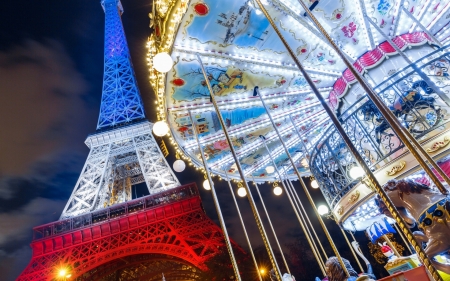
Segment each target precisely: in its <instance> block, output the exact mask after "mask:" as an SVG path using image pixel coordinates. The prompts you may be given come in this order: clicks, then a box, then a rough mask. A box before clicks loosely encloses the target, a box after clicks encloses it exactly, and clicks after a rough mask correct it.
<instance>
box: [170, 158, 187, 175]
mask: <svg viewBox="0 0 450 281" xmlns="http://www.w3.org/2000/svg"><path fill="white" fill-rule="evenodd" d="M173 169H174V170H175V172H178V173H181V172H183V171H184V169H186V163H184V161H183V160H181V159H178V160H176V161H175V162H173Z"/></svg>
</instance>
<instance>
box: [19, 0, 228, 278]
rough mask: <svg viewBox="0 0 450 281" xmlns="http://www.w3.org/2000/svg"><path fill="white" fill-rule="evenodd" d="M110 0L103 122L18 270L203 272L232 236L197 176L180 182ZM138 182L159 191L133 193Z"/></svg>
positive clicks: (92, 274) (126, 274) (64, 274)
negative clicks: (65, 196) (203, 195)
mask: <svg viewBox="0 0 450 281" xmlns="http://www.w3.org/2000/svg"><path fill="white" fill-rule="evenodd" d="M101 4H102V6H103V9H104V11H105V55H104V75H103V89H102V101H101V107H100V115H99V120H98V124H97V131H96V132H95V133H94V134H92V135H90V136H88V138H87V140H86V142H85V143H86V145H87V146H88V147H89V149H90V152H89V155H88V157H87V159H86V163H85V165H84V167H83V169H82V171H81V173H80V177H79V179H78V181H77V183H76V184H75V188H74V190H73V192H72V195H71V196H70V198H69V200H68V202H67V205H66V207H65V208H64V210H63V213H62V215H61V217H60V220H59V221H57V222H53V223H50V224H47V225H43V226H39V227H36V228H34V230H33V231H34V234H33V235H34V236H33V242H32V243H31V247H32V250H33V255H32V259H31V261H30V263H29V265H28V266H27V267H26V269H25V270H24V271H23V272H22V274H21V275H20V276H19V278H18V280H27V281H28V280H66V279H70V280H161V275H160V274H161V273H164V274H165V277H166V278H167V280H196V278H194V277H195V276H194V275H196V274H198V272H199V269H200V270H205V269H206V265H205V262H206V261H207V260H208V259H210V258H211V257H213V256H214V255H217V254H218V253H219V252H220V251H221V246H224V240H223V236H222V232H221V230H220V228H219V227H218V226H216V225H215V224H214V223H213V222H212V221H211V220H210V219H209V218H208V217H207V216H206V214H205V212H204V210H203V208H202V205H201V199H200V196H199V194H198V190H197V187H196V186H195V184H190V185H185V186H180V183H179V182H178V179H177V178H176V177H175V175H174V173H173V172H172V170H171V168H170V166H169V165H168V163H167V161H166V159H165V158H164V156H163V155H162V153H161V151H160V149H159V146H158V144H157V142H156V141H155V139H154V137H153V135H152V133H151V130H152V127H153V124H152V123H150V122H149V121H147V120H146V118H145V113H144V107H143V104H142V100H141V97H140V94H139V90H138V87H137V83H136V78H135V75H134V71H133V67H132V64H131V59H130V53H129V50H128V45H127V41H126V38H125V33H124V30H123V26H122V22H121V15H122V13H123V8H122V5H121V3H120V1H119V0H102V1H101ZM137 184H145V185H146V187H147V189H148V192H149V194H150V195H149V196H146V197H141V198H137V199H134V200H132V192H131V191H132V188H133V186H134V185H137ZM158 271H162V272H159V273H158ZM158 278H159V279H158ZM180 278H181V279H180ZM183 278H184V279H183Z"/></svg>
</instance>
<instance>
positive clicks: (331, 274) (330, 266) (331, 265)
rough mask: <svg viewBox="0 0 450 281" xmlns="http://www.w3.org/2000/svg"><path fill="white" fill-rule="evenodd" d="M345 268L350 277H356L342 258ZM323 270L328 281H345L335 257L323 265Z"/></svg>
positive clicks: (345, 278) (355, 273) (348, 263)
mask: <svg viewBox="0 0 450 281" xmlns="http://www.w3.org/2000/svg"><path fill="white" fill-rule="evenodd" d="M342 261H343V262H344V265H345V268H346V269H347V271H348V273H349V275H350V276H353V277H358V273H357V272H356V271H355V270H354V269H353V267H352V265H351V264H350V262H349V261H348V260H346V259H344V258H342ZM325 269H326V273H327V277H328V280H329V281H346V280H347V276H346V275H345V272H344V270H343V269H342V266H341V264H340V263H339V260H338V258H337V257H330V258H329V259H328V260H327V261H326V263H325Z"/></svg>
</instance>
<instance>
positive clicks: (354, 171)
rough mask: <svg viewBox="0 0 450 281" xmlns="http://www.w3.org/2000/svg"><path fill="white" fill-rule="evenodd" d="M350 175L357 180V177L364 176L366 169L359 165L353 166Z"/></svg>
mask: <svg viewBox="0 0 450 281" xmlns="http://www.w3.org/2000/svg"><path fill="white" fill-rule="evenodd" d="M349 173H350V177H351V178H352V179H354V180H356V179H357V178H361V177H362V176H364V170H363V169H362V168H361V167H359V166H353V167H352V168H351V169H350V172H349Z"/></svg>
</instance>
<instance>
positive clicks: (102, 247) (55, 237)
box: [18, 184, 224, 280]
mask: <svg viewBox="0 0 450 281" xmlns="http://www.w3.org/2000/svg"><path fill="white" fill-rule="evenodd" d="M33 238H34V240H33V242H32V243H31V247H32V249H33V257H32V259H31V262H30V264H29V265H28V267H27V268H26V269H25V270H24V271H23V272H22V274H21V275H20V276H19V278H18V280H57V279H58V278H59V277H60V276H59V274H60V272H61V270H66V272H67V275H70V279H73V280H76V279H78V280H106V278H107V277H108V275H109V274H111V272H113V273H114V271H115V270H117V267H116V266H115V265H117V261H123V260H124V259H130V258H131V259H138V260H139V262H140V263H143V262H144V261H145V262H148V260H149V259H147V258H145V259H142V258H141V259H139V257H140V256H144V257H145V255H148V254H153V256H157V257H158V258H157V259H158V262H159V264H161V263H164V262H162V261H166V262H167V260H166V259H169V260H171V261H173V262H174V263H176V264H177V263H178V264H184V266H182V268H183V270H185V271H186V272H185V274H191V273H192V272H191V271H192V268H197V269H200V270H205V269H206V266H205V261H207V260H208V259H209V258H211V257H213V256H214V255H216V254H218V253H219V251H220V248H221V247H222V246H223V245H224V243H223V236H222V231H221V230H220V228H219V227H218V226H217V225H215V224H214V222H212V221H211V220H210V219H209V218H208V217H207V216H206V214H205V212H204V210H203V208H202V205H201V199H200V196H199V194H198V190H197V187H196V186H195V184H191V185H185V186H180V187H177V188H175V189H172V190H170V191H166V192H162V193H159V194H157V195H151V196H146V197H141V198H138V199H135V200H132V201H128V202H126V203H122V204H117V205H115V206H112V207H110V208H105V209H102V210H100V211H96V212H92V213H88V214H85V215H81V216H78V217H73V218H70V219H66V220H62V221H57V222H54V223H50V224H47V225H43V226H39V227H36V228H35V229H34V237H33ZM171 269H172V267H171V268H166V270H167V271H166V272H165V273H166V277H167V278H169V277H170V275H171V274H174V273H172V272H170V270H171ZM176 274H178V275H179V274H180V273H179V272H178V273H176ZM108 280H111V279H108ZM130 280H139V279H138V278H136V279H130ZM145 280H148V279H145Z"/></svg>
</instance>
